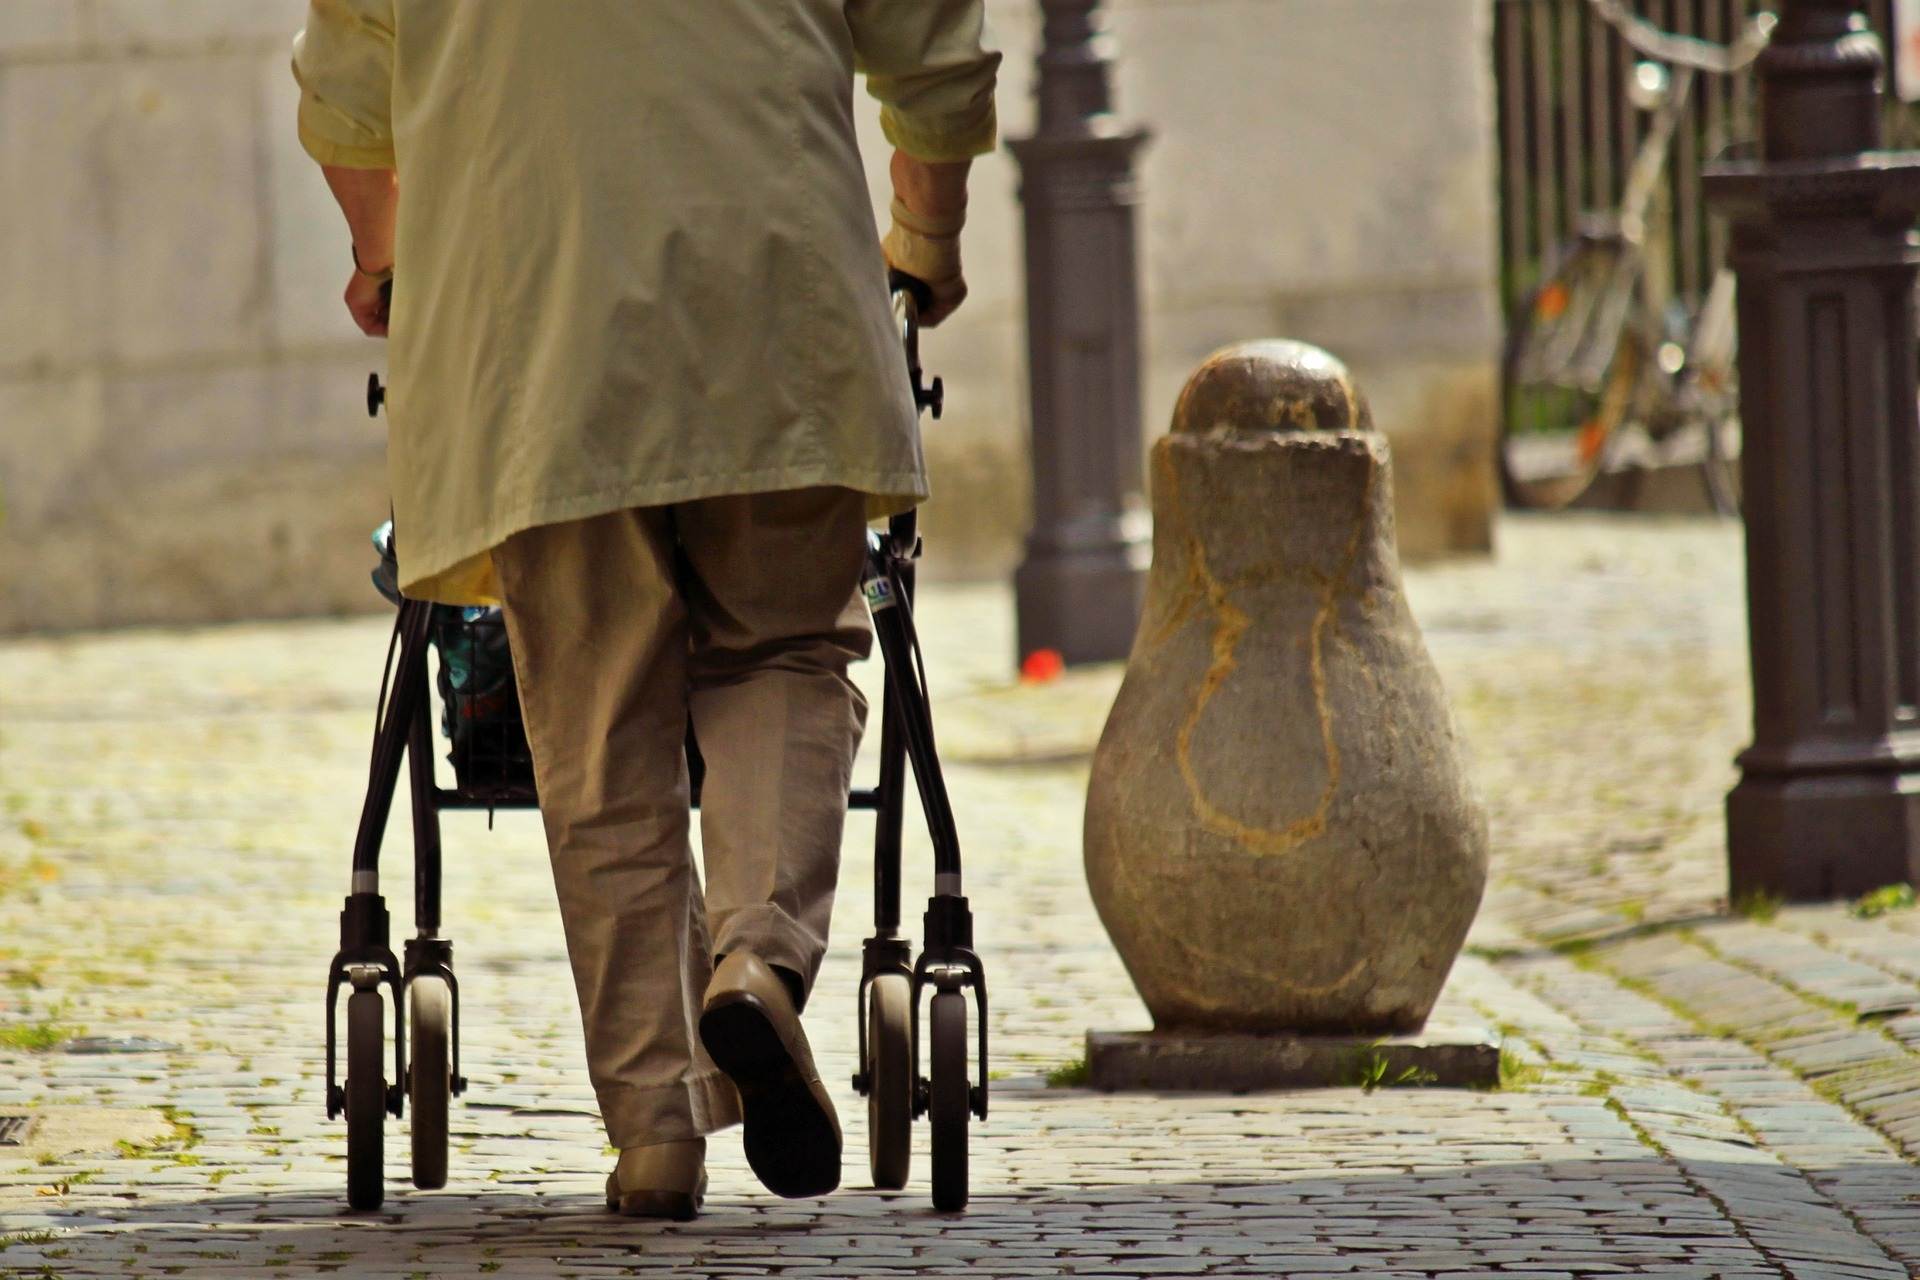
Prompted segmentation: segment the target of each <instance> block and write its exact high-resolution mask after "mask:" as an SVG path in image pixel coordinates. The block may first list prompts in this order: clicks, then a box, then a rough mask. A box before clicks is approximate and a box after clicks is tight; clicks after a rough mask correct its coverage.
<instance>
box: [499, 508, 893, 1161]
mask: <svg viewBox="0 0 1920 1280" xmlns="http://www.w3.org/2000/svg"><path fill="white" fill-rule="evenodd" d="M864 505H865V500H864V499H863V497H862V496H861V495H860V494H858V493H854V492H852V491H850V490H844V489H807V490H800V491H794V492H786V493H772V494H756V495H749V496H741V497H728V498H714V499H706V500H702V501H697V502H690V503H685V504H681V505H678V506H673V507H650V508H642V509H637V510H629V511H620V512H615V513H613V514H611V515H604V516H596V517H594V518H592V519H587V520H579V521H572V522H568V523H564V524H556V525H547V526H543V527H540V528H535V529H530V530H528V531H526V532H524V533H520V534H516V535H515V536H513V537H512V538H510V539H508V540H507V542H506V543H505V544H504V545H502V546H500V547H499V548H496V549H495V551H494V553H493V558H494V565H495V569H496V571H497V573H498V575H499V579H500V585H501V591H502V595H503V597H504V600H505V610H506V619H507V632H508V636H509V638H510V640H511V641H512V646H513V660H514V671H515V675H516V676H517V678H518V680H519V685H520V703H521V710H522V713H523V715H524V716H525V719H526V726H527V738H528V741H529V742H530V743H531V745H532V747H533V763H534V776H535V779H536V781H537V782H538V784H539V788H540V811H541V816H542V818H543V820H544V821H545V824H546V831H547V845H548V849H549V851H550V853H551V855H552V860H553V874H554V884H555V886H556V888H557V890H558V894H559V899H560V914H561V919H562V921H563V923H564V925H565V928H566V936H567V951H568V955H569V958H570V959H571V961H572V965H573V976H574V983H575V985H576V987H577V988H578V990H579V994H580V1012H581V1018H582V1021H583V1022H584V1023H585V1026H586V1044H587V1063H588V1068H589V1072H590V1074H591V1076H592V1079H593V1086H594V1090H595V1092H596V1093H597V1094H598V1096H599V1101H600V1111H601V1115H602V1117H603V1118H604V1119H605V1121H606V1125H607V1132H608V1135H609V1137H610V1139H611V1140H612V1142H613V1144H614V1145H615V1146H618V1147H623V1148H624V1147H632V1146H642V1145H646V1144H648V1143H654V1142H668V1141H676V1140H680V1139H685V1138H692V1137H696V1136H698V1135H701V1134H705V1133H710V1132H712V1131H714V1130H715V1129H720V1128H724V1127H725V1126H727V1125H729V1124H733V1123H735V1122H736V1121H737V1120H738V1119H739V1101H738V1098H737V1097H736V1096H735V1093H734V1090H733V1087H732V1084H731V1083H730V1082H729V1081H728V1080H727V1079H726V1077H725V1076H723V1075H721V1074H720V1073H718V1072H717V1071H716V1070H715V1069H714V1067H713V1065H712V1063H711V1062H709V1061H708V1060H707V1058H706V1055H705V1054H704V1052H703V1051H702V1050H701V1048H700V1041H699V1035H698V1031H697V1024H698V1021H699V1017H700V1010H701V1003H702V1000H703V997H704V995H705V992H706V987H707V984H708V982H709V980H710V979H711V978H712V975H713V966H714V956H715V955H716V954H718V955H725V954H727V953H729V952H731V951H733V950H735V949H738V948H745V949H746V950H748V951H751V952H753V953H754V954H755V955H757V956H759V957H760V958H761V959H762V960H765V961H767V962H768V963H770V964H774V965H779V966H782V967H784V968H787V969H790V970H792V971H793V972H795V973H797V974H799V975H801V977H802V979H803V981H804V982H805V983H806V984H807V986H808V987H809V988H810V987H811V985H812V982H813V979H814V976H815V975H816V974H817V973H818V972H819V967H820V960H821V957H822V955H823V954H824V953H825V950H826V943H827V924H828V920H829V917H830V916H831V915H832V912H833V893H834V884H835V881H836V879H837V877H838V874H839V866H840V837H841V831H842V828H843V826H844V824H845V819H846V800H847V788H848V785H849V781H850V778H851V775H852V771H853V755H854V751H855V749H856V748H857V747H858V745H859V741H860V735H861V731H862V729H863V728H864V726H865V723H866V711H867V708H866V702H865V700H864V699H863V698H862V697H861V695H860V692H859V691H858V690H857V689H855V688H854V686H853V684H852V682H851V681H850V680H849V679H848V677H847V667H848V664H849V663H850V662H852V661H854V660H856V659H859V658H863V657H865V656H866V655H867V653H868V651H869V650H870V648H871V645H872V636H871V633H870V632H869V630H868V626H867V618H866V612H865V608H864V605H863V604H862V602H861V600H860V596H859V584H860V576H861V569H862V565H863V563H864V551H865V545H866V542H865V517H864ZM689 712H690V713H691V714H692V717H693V723H694V730H695V734H696V736H697V737H698V739H699V742H700V746H701V750H702V754H703V755H704V756H705V758H706V762H707V776H706V783H705V789H704V795H703V799H702V806H701V815H700V833H701V843H702V847H703V850H704V853H705V861H706V892H705V898H704V902H703V900H702V894H701V887H700V877H699V876H698V875H697V874H696V872H695V870H694V865H693V856H692V850H691V846H690V843H689V839H688V829H689V814H688V779H687V764H686V753H685V750H684V745H685V740H686V728H687V717H688V714H689ZM710 939H711V941H710Z"/></svg>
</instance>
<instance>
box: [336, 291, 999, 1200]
mask: <svg viewBox="0 0 1920 1280" xmlns="http://www.w3.org/2000/svg"><path fill="white" fill-rule="evenodd" d="M892 284H893V290H894V292H893V299H894V310H895V315H896V317H897V318H898V320H899V324H900V332H901V339H902V342H903V344H904V346H905V349H906V359H907V368H908V371H909V374H910V376H911V379H912V385H913V395H914V402H915V405H916V408H917V409H918V410H921V411H925V410H931V411H932V413H933V416H934V417H935V418H938V417H939V416H940V413H941V408H942V402H943V397H944V388H943V387H942V385H941V382H940V379H938V378H935V379H934V380H933V381H932V383H931V385H929V384H927V383H926V382H925V381H924V380H923V379H924V375H923V373H922V370H921V367H920V351H919V346H920V342H919V319H918V316H919V309H920V306H921V305H922V304H924V302H925V301H926V300H927V298H928V296H929V295H928V294H927V292H926V288H925V286H924V285H922V284H921V283H920V282H919V281H917V280H913V279H911V278H908V277H904V276H900V275H899V274H897V273H896V274H895V276H894V277H893V281H892ZM385 398H386V393H385V389H384V388H383V387H382V386H381V385H380V380H379V377H378V375H374V376H373V377H371V378H369V380H368V388H367V411H368V413H369V414H370V415H374V416H378V414H379V412H380V409H381V406H382V405H383V404H384V402H385ZM920 552H921V540H920V537H919V535H918V533H917V520H916V513H915V512H912V511H909V512H907V513H905V514H903V515H898V516H895V517H893V518H892V520H890V521H889V522H888V524H887V527H886V529H885V530H884V531H881V530H877V529H870V530H868V533H867V566H866V572H865V577H864V591H865V595H866V600H867V605H868V608H869V610H870V612H871V613H872V616H873V626H874V633H875V636H876V637H877V638H878V640H879V645H880V653H881V656H882V658H883V660H884V662H885V666H886V693H885V699H884V711H883V719H882V722H881V731H880V770H879V778H878V781H877V782H876V783H875V785H874V786H872V787H871V788H866V789H858V788H857V789H855V790H854V791H853V792H852V794H851V795H850V796H849V797H848V807H849V808H850V809H855V810H870V811H872V812H873V814H874V815H875V832H874V860H873V866H874V875H873V924H874V930H873V936H872V937H870V938H868V939H867V940H866V944H865V949H864V956H863V963H862V966H861V974H860V988H859V993H858V996H859V998H858V1002H857V1007H858V1010H859V1015H858V1027H857V1031H856V1034H857V1035H858V1038H859V1071H858V1072H857V1073H856V1074H855V1075H854V1077H853V1087H854V1089H855V1091H857V1092H858V1093H860V1094H862V1095H864V1096H865V1098H866V1100H867V1124H868V1144H869V1149H870V1164H871V1169H872V1174H873V1184H874V1186H875V1187H877V1188H881V1189H885V1190H899V1189H900V1188H903V1187H905V1186H906V1184H907V1178H908V1173H909V1166H910V1163H911V1154H912V1126H913V1122H914V1121H915V1120H918V1119H921V1118H925V1119H927V1120H929V1121H930V1122H931V1125H932V1135H931V1136H932V1157H933V1170H932V1181H933V1204H934V1207H935V1208H936V1209H940V1210H947V1211H953V1210H959V1209H962V1208H964V1207H965V1206H966V1203H967V1126H968V1117H969V1116H970V1115H971V1116H975V1117H978V1118H979V1119H982V1120H984V1119H986V1116H987V1080H988V1072H987V983H986V971H985V969H984V967H983V966H982V964H981V961H980V957H979V956H978V955H977V954H976V953H975V952H974V950H973V915H972V912H971V910H970V909H969V908H968V905H967V899H966V897H965V896H964V895H963V893H962V890H961V880H960V843H959V837H958V834H957V833H956V830H955V827H954V821H953V809H952V805H951V804H950V803H949V801H948V797H947V788H946V783H945V781H944V779H943V777H942V775H941V770H940V761H939V758H938V756H937V755H936V753H935V749H934V735H933V720H932V713H931V707H930V705H929V701H928V692H927V683H926V669H925V664H924V661H923V658H922V654H921V651H920V642H919V637H918V635H917V633H916V631H915V629H914V622H913V595H914V565H915V561H916V560H917V559H918V558H919V556H920ZM394 594H395V595H396V597H397V594H398V593H397V590H396V591H395V593H394ZM429 649H435V650H437V651H438V654H439V667H440V671H439V680H438V683H439V688H440V692H441V698H442V704H443V721H442V723H443V728H444V730H445V732H446V736H447V737H448V738H449V739H450V740H451V743H452V748H451V750H450V752H449V759H450V761H451V763H452V765H453V772H454V777H455V785H454V786H453V787H451V788H447V787H442V786H440V785H439V783H438V781H437V780H436V777H435V768H434V736H435V735H434V731H433V721H432V710H431V703H432V698H431V696H430V694H429V675H428V662H427V655H428V650H429ZM396 650H397V651H398V654H399V661H398V664H397V666H396V665H395V662H394V654H395V651H396ZM506 652H507V650H506V634H505V627H504V624H503V622H502V621H501V619H500V617H499V613H498V611H497V610H462V609H457V608H453V607H451V606H445V605H434V604H431V603H428V602H426V601H420V600H407V599H402V600H400V602H399V616H398V618H397V619H396V620H395V623H394V632H393V639H392V641H391V643H390V644H389V647H388V651H387V664H386V676H385V679H384V680H383V683H382V687H381V693H380V699H379V704H378V720H377V724H376V727H375V732H374V739H373V762H372V774H371V778H370V780H369V785H368V789H367V797H366V803H365V806H364V807H363V808H362V810H361V813H360V827H359V834H358V836H357V837H356V839H355V841H354V847H353V884H352V892H351V893H350V894H349V895H348V897H347V900H346V905H345V907H344V908H343V909H342V911H341V912H340V950H339V952H338V953H337V954H336V955H335V956H334V957H333V961H332V963H331V965H330V966H329V967H328V970H327V1090H326V1097H327V1118H328V1119H333V1118H336V1117H338V1116H340V1115H342V1114H344V1115H345V1116H346V1120H347V1202H348V1204H349V1205H351V1206H352V1207H353V1208H354V1209H360V1210H370V1209H377V1208H379V1207H380V1205H381V1204H382V1203H383V1201H384V1199H385V1187H384V1170H383V1161H384V1157H385V1125H386V1120H387V1118H388V1117H389V1116H391V1117H393V1118H395V1119H400V1118H402V1117H404V1116H406V1114H407V1111H408V1109H409V1108H411V1111H412V1116H411V1125H410V1131H409V1138H410V1140H411V1143H412V1157H413V1169H412V1174H413V1177H412V1181H413V1185H414V1186H415V1187H418V1188H421V1189H423V1190H431V1189H435V1188H439V1187H443V1186H445V1185H446V1182H447V1131H448V1110H449V1106H450V1103H451V1101H452V1099H453V1098H456V1097H458V1096H460V1095H461V1094H463V1093H465V1092H466V1089H467V1078H466V1077H465V1076H464V1075H462V1074H461V1063H460V1003H461V1002H460V984H459V982H458V980H457V979H456V978H455V976H454V969H453V943H452V941H451V940H450V939H448V938H447V937H446V936H444V935H443V934H442V932H441V924H440V865H441V845H440V815H441V814H442V813H444V812H448V811H454V810H487V811H488V812H489V813H491V812H492V811H493V810H496V809H532V808H537V807H538V806H539V796H538V794H537V791H536V788H535V784H534V779H533V768H532V755H531V752H530V751H529V749H528V746H527V741H526V733H525V729H524V727H523V726H522V724H521V722H520V719H519V707H518V699H517V694H515V692H514V690H513V688H512V686H511V675H510V673H511V666H510V664H507V665H506V667H505V670H506V671H507V673H508V676H507V683H506V685H505V687H504V688H498V687H494V688H489V687H485V686H484V685H482V684H480V683H478V682H476V680H475V672H476V671H478V670H479V669H480V668H481V667H482V666H484V665H485V663H486V662H487V661H489V660H492V661H493V662H495V664H496V665H498V664H500V663H503V662H505V655H506ZM403 758H404V760H405V763H406V765H407V781H408V787H409V790H410V793H411V796H412V801H413V849H414V928H415V931H414V936H413V937H411V938H408V939H407V940H406V945H405V947H404V949H403V952H402V955H403V956H404V959H403V960H396V959H395V957H394V954H393V950H392V948H391V945H390V943H389V940H388V939H389V936H390V935H389V917H388V913H387V904H386V899H385V898H384V897H382V896H381V893H380V843H381V838H382V835H383V833H384V831H385V829H386V825H387V817H388V813H389V811H390V810H391V808H392V805H393V798H394V792H395V790H396V788H397V786H398V784H399V778H400V766H401V763H402V760H403ZM687 762H688V766H689V776H690V781H691V784H692V795H693V803H694V805H695V806H696V807H697V806H698V805H699V802H700V789H701V782H702V779H703V776H704V774H705V766H704V763H703V761H702V759H701V756H700V747H699V743H698V742H697V741H696V740H695V738H694V736H693V730H692V726H691V724H689V726H688V731H687ZM909 765H911V766H912V770H913V779H914V784H915V788H916V790H917V791H918V793H919V797H920V807H921V810H922V811H923V813H924V814H925V817H926V820H927V826H928V830H929V832H930V834H931V836H932V843H933V864H934V882H933V896H932V898H931V899H929V900H928V902H927V909H926V913H925V915H924V917H923V920H922V926H921V927H922V931H923V933H924V937H925V945H924V946H923V947H922V949H921V951H920V954H919V955H918V957H916V956H915V955H914V950H913V943H912V940H911V939H909V938H906V937H902V936H901V932H900V923H901V922H900V872H901V868H900V849H901V831H902V826H903V823H904V819H905V802H906V776H907V768H908V766H909ZM343 986H344V987H349V988H351V994H349V995H348V997H347V1002H346V1003H347V1032H346V1035H347V1047H346V1057H347V1061H346V1079H345V1081H344V1083H342V1082H339V1081H338V1077H337V1075H336V1062H337V1045H338V1038H339V1037H338V1025H337V1009H338V1005H339V999H338V997H339V993H340V989H341V988H342V987H343ZM929 991H931V993H932V998H931V1000H929V1001H927V1002H926V1005H925V1007H926V1022H927V1028H926V1040H925V1043H926V1052H925V1056H924V1061H925V1063H926V1073H925V1074H924V1075H923V1074H922V1062H923V1055H922V1035H921V1008H922V999H921V997H922V996H923V995H924V994H926V993H927V992H929ZM969 992H971V993H972V996H973V999H974V1002H975V1004H976V1008H975V1009H974V1011H973V1014H972V1017H973V1022H974V1026H975V1029H976V1034H977V1039H976V1041H975V1043H974V1045H973V1047H972V1050H971V1053H972V1054H976V1055H977V1057H975V1058H973V1060H972V1061H971V1062H970V1060H969V1059H970V1049H969V1044H968V1034H967V1028H968V1018H969V1013H968V1008H967V995H968V993H969ZM388 999H391V1001H392V1008H393V1017H392V1030H393V1056H392V1059H391V1063H392V1074H391V1076H389V1075H388V1073H387V1063H388V1058H387V1053H386V1038H387V1025H388V1022H387V1012H386V1011H387V1001H388ZM970 1067H971V1068H972V1070H971V1073H970Z"/></svg>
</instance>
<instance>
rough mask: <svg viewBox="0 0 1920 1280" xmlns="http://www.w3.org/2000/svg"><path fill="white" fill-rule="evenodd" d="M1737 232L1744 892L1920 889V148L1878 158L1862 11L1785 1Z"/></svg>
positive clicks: (1731, 847)
mask: <svg viewBox="0 0 1920 1280" xmlns="http://www.w3.org/2000/svg"><path fill="white" fill-rule="evenodd" d="M1758 66H1759V76H1760V91H1761V114H1762V126H1763V132H1762V144H1761V153H1760V156H1759V157H1758V158H1757V159H1730V160H1727V161H1724V162H1722V163H1719V164H1716V165H1714V166H1712V167H1711V168H1710V169H1709V171H1708V177H1707V189H1708V193H1709V195H1710V196H1711V198H1713V199H1714V200H1715V201H1716V202H1717V203H1718V204H1720V205H1721V206H1722V207H1723V208H1725V209H1726V210H1727V211H1728V212H1729V213H1730V214H1731V215H1732V219H1733V224H1734V226H1733V254H1732V259H1733V266H1734V270H1735V272H1736V273H1737V275H1738V277H1739V288H1740V303H1739V322H1740V404H1741V414H1742V419H1743V424H1744V432H1743V435H1744V440H1743V457H1742V477H1743V488H1744V490H1745V508H1746V526H1747V534H1746V536H1747V591H1748V610H1749V620H1750V625H1751V640H1750V644H1751V651H1752V659H1753V708H1754V717H1753V718H1754V735H1753V745H1752V746H1750V747H1748V748H1747V750H1746V751H1745V752H1743V753H1742V754H1741V756H1740V759H1739V765H1740V770H1741V779H1740V783H1739V785H1738V786H1736V787H1735V788H1734V790H1733V792H1732V793H1731V794H1730V795H1729V796H1728V797H1727V847H1728V860H1729V864H1730V869H1731V881H1732V891H1733V894H1734V896H1735V898H1736V900H1738V899H1739V898H1741V897H1742V896H1745V895H1750V894H1767V895H1779V896H1781V897H1784V898H1787V899H1790V900H1800V901H1806V900H1817V899H1824V898H1832V897H1836V896H1842V895H1845V896H1851V895H1854V894H1859V893H1862V892H1865V891H1867V890H1870V889H1873V888H1876V887H1878V886H1881V885H1886V884H1892V883H1896V882H1900V881H1908V880H1913V879H1916V878H1920V865H1916V864H1917V863H1920V413H1916V408H1915V339H1914V322H1913V290H1914V281H1915V273H1916V269H1917V268H1920V249H1916V245H1915V241H1914V238H1913V235H1912V228H1913V226H1914V223H1915V218H1916V215H1917V214H1920V153H1912V152H1901V153H1894V152H1886V151H1882V150H1880V147H1881V146H1882V133H1881V130H1882V105H1883V104H1882V94H1883V87H1882V82H1883V80H1884V77H1885V70H1886V60H1885V57H1884V54H1883V52H1882V50H1881V46H1880V43H1879V41H1878V39H1877V38H1876V37H1874V36H1873V35H1872V34H1871V32H1869V31H1868V29H1867V26H1866V20H1865V18H1864V16H1863V15H1862V14H1861V13H1860V12H1859V6H1858V3H1857V0H1786V3H1785V4H1784V5H1783V6H1782V8H1781V16H1780V24H1779V26H1778V28H1777V29H1776V30H1775V32H1774V37H1773V43H1772V45H1771V47H1770V48H1769V49H1768V50H1767V52H1766V53H1764V54H1763V55H1762V56H1761V58H1760V61H1759V64H1758Z"/></svg>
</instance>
